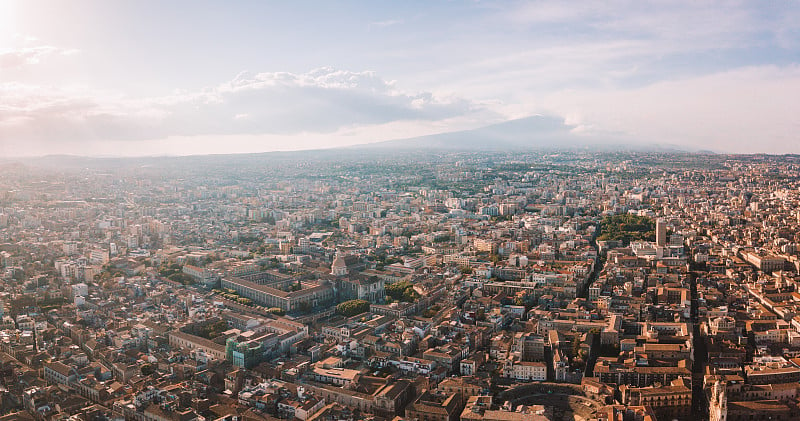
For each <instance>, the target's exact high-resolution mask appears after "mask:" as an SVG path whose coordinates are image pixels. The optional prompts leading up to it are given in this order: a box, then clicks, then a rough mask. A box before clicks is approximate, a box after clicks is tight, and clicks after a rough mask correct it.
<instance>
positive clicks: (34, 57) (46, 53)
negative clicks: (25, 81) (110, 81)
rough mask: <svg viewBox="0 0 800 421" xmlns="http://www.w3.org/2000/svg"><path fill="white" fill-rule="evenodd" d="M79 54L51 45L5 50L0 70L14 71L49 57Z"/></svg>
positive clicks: (75, 51)
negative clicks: (13, 69)
mask: <svg viewBox="0 0 800 421" xmlns="http://www.w3.org/2000/svg"><path fill="white" fill-rule="evenodd" d="M77 52H78V50H75V49H62V48H58V47H53V46H50V45H40V46H36V47H23V48H17V49H13V50H4V51H0V70H2V69H12V68H16V67H21V66H24V65H29V64H37V63H39V62H40V61H42V60H43V59H45V58H47V57H51V56H55V55H70V54H75V53H77Z"/></svg>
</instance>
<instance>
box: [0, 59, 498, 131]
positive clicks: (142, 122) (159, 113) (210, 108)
mask: <svg viewBox="0 0 800 421" xmlns="http://www.w3.org/2000/svg"><path fill="white" fill-rule="evenodd" d="M478 112H483V113H484V114H485V113H486V112H487V111H486V110H485V109H484V106H483V105H482V104H479V103H473V102H470V101H468V100H465V99H462V98H458V97H453V96H442V95H435V94H433V93H430V92H406V91H404V90H402V89H399V88H398V87H397V86H396V83H395V82H393V81H386V80H383V79H382V78H380V77H379V76H378V75H376V74H375V73H374V72H368V71H365V72H351V71H344V70H336V69H333V68H320V69H316V70H312V71H310V72H307V73H302V74H294V73H287V72H276V73H257V74H251V73H246V72H245V73H241V74H239V75H237V76H236V77H235V78H234V79H233V80H231V81H229V82H225V83H223V84H220V85H219V86H216V87H213V88H208V89H203V90H201V91H198V92H190V93H185V92H184V93H177V94H174V95H170V96H165V97H158V98H136V99H131V98H113V97H110V96H109V95H104V94H97V93H94V94H92V93H83V94H79V93H76V92H71V91H65V90H63V89H58V88H53V87H37V86H30V85H23V84H18V83H7V84H2V85H0V138H3V139H6V140H7V141H9V142H15V143H19V144H23V143H24V142H29V141H34V142H39V143H47V142H50V143H52V144H58V143H59V142H62V143H63V142H70V143H75V144H80V142H81V141H84V142H92V141H111V140H137V141H141V140H148V139H165V138H168V137H176V136H177V137H180V136H209V135H251V136H258V135H268V134H272V135H283V136H289V135H299V134H300V133H320V134H325V133H327V134H332V133H336V132H337V131H339V130H340V129H342V128H353V127H361V126H379V125H383V124H387V123H392V122H402V121H407V122H425V121H442V120H447V119H451V118H454V117H460V116H465V115H469V114H473V113H478ZM319 146H324V144H323V145H319Z"/></svg>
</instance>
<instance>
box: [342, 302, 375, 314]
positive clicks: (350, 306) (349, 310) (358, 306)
mask: <svg viewBox="0 0 800 421" xmlns="http://www.w3.org/2000/svg"><path fill="white" fill-rule="evenodd" d="M367 311H369V301H364V300H349V301H345V302H343V303H341V304H339V305H337V306H336V313H338V314H341V315H342V316H345V317H353V316H355V315H357V314H361V313H366V312H367Z"/></svg>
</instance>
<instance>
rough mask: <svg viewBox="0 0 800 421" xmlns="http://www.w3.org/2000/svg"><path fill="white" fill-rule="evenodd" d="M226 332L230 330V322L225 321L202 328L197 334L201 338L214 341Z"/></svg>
mask: <svg viewBox="0 0 800 421" xmlns="http://www.w3.org/2000/svg"><path fill="white" fill-rule="evenodd" d="M226 330H228V322H226V321H225V320H218V321H216V322H214V323H209V324H207V325H204V326H201V327H200V328H199V329H198V331H197V333H196V334H197V336H199V337H201V338H206V339H214V338H216V337H217V336H219V335H221V334H222V332H224V331H226Z"/></svg>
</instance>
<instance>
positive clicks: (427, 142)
mask: <svg viewBox="0 0 800 421" xmlns="http://www.w3.org/2000/svg"><path fill="white" fill-rule="evenodd" d="M576 128H577V126H574V125H568V124H565V122H564V120H563V119H561V118H557V117H550V116H542V115H535V116H530V117H525V118H520V119H516V120H509V121H505V122H502V123H497V124H492V125H489V126H484V127H479V128H477V129H472V130H461V131H454V132H446V133H439V134H432V135H427V136H420V137H413V138H407V139H397V140H388V141H383V142H376V143H369V144H362V145H353V146H350V147H348V148H351V149H393V150H425V149H428V150H431V149H435V150H450V151H518V150H519V151H522V150H536V149H539V150H551V149H592V150H597V151H616V150H620V149H625V150H640V151H641V150H646V151H684V150H686V148H685V147H680V146H674V145H654V144H649V145H644V144H640V143H638V142H635V141H633V140H631V139H628V138H626V137H623V136H613V135H607V136H603V135H586V134H580V133H576V132H575V129H576Z"/></svg>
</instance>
